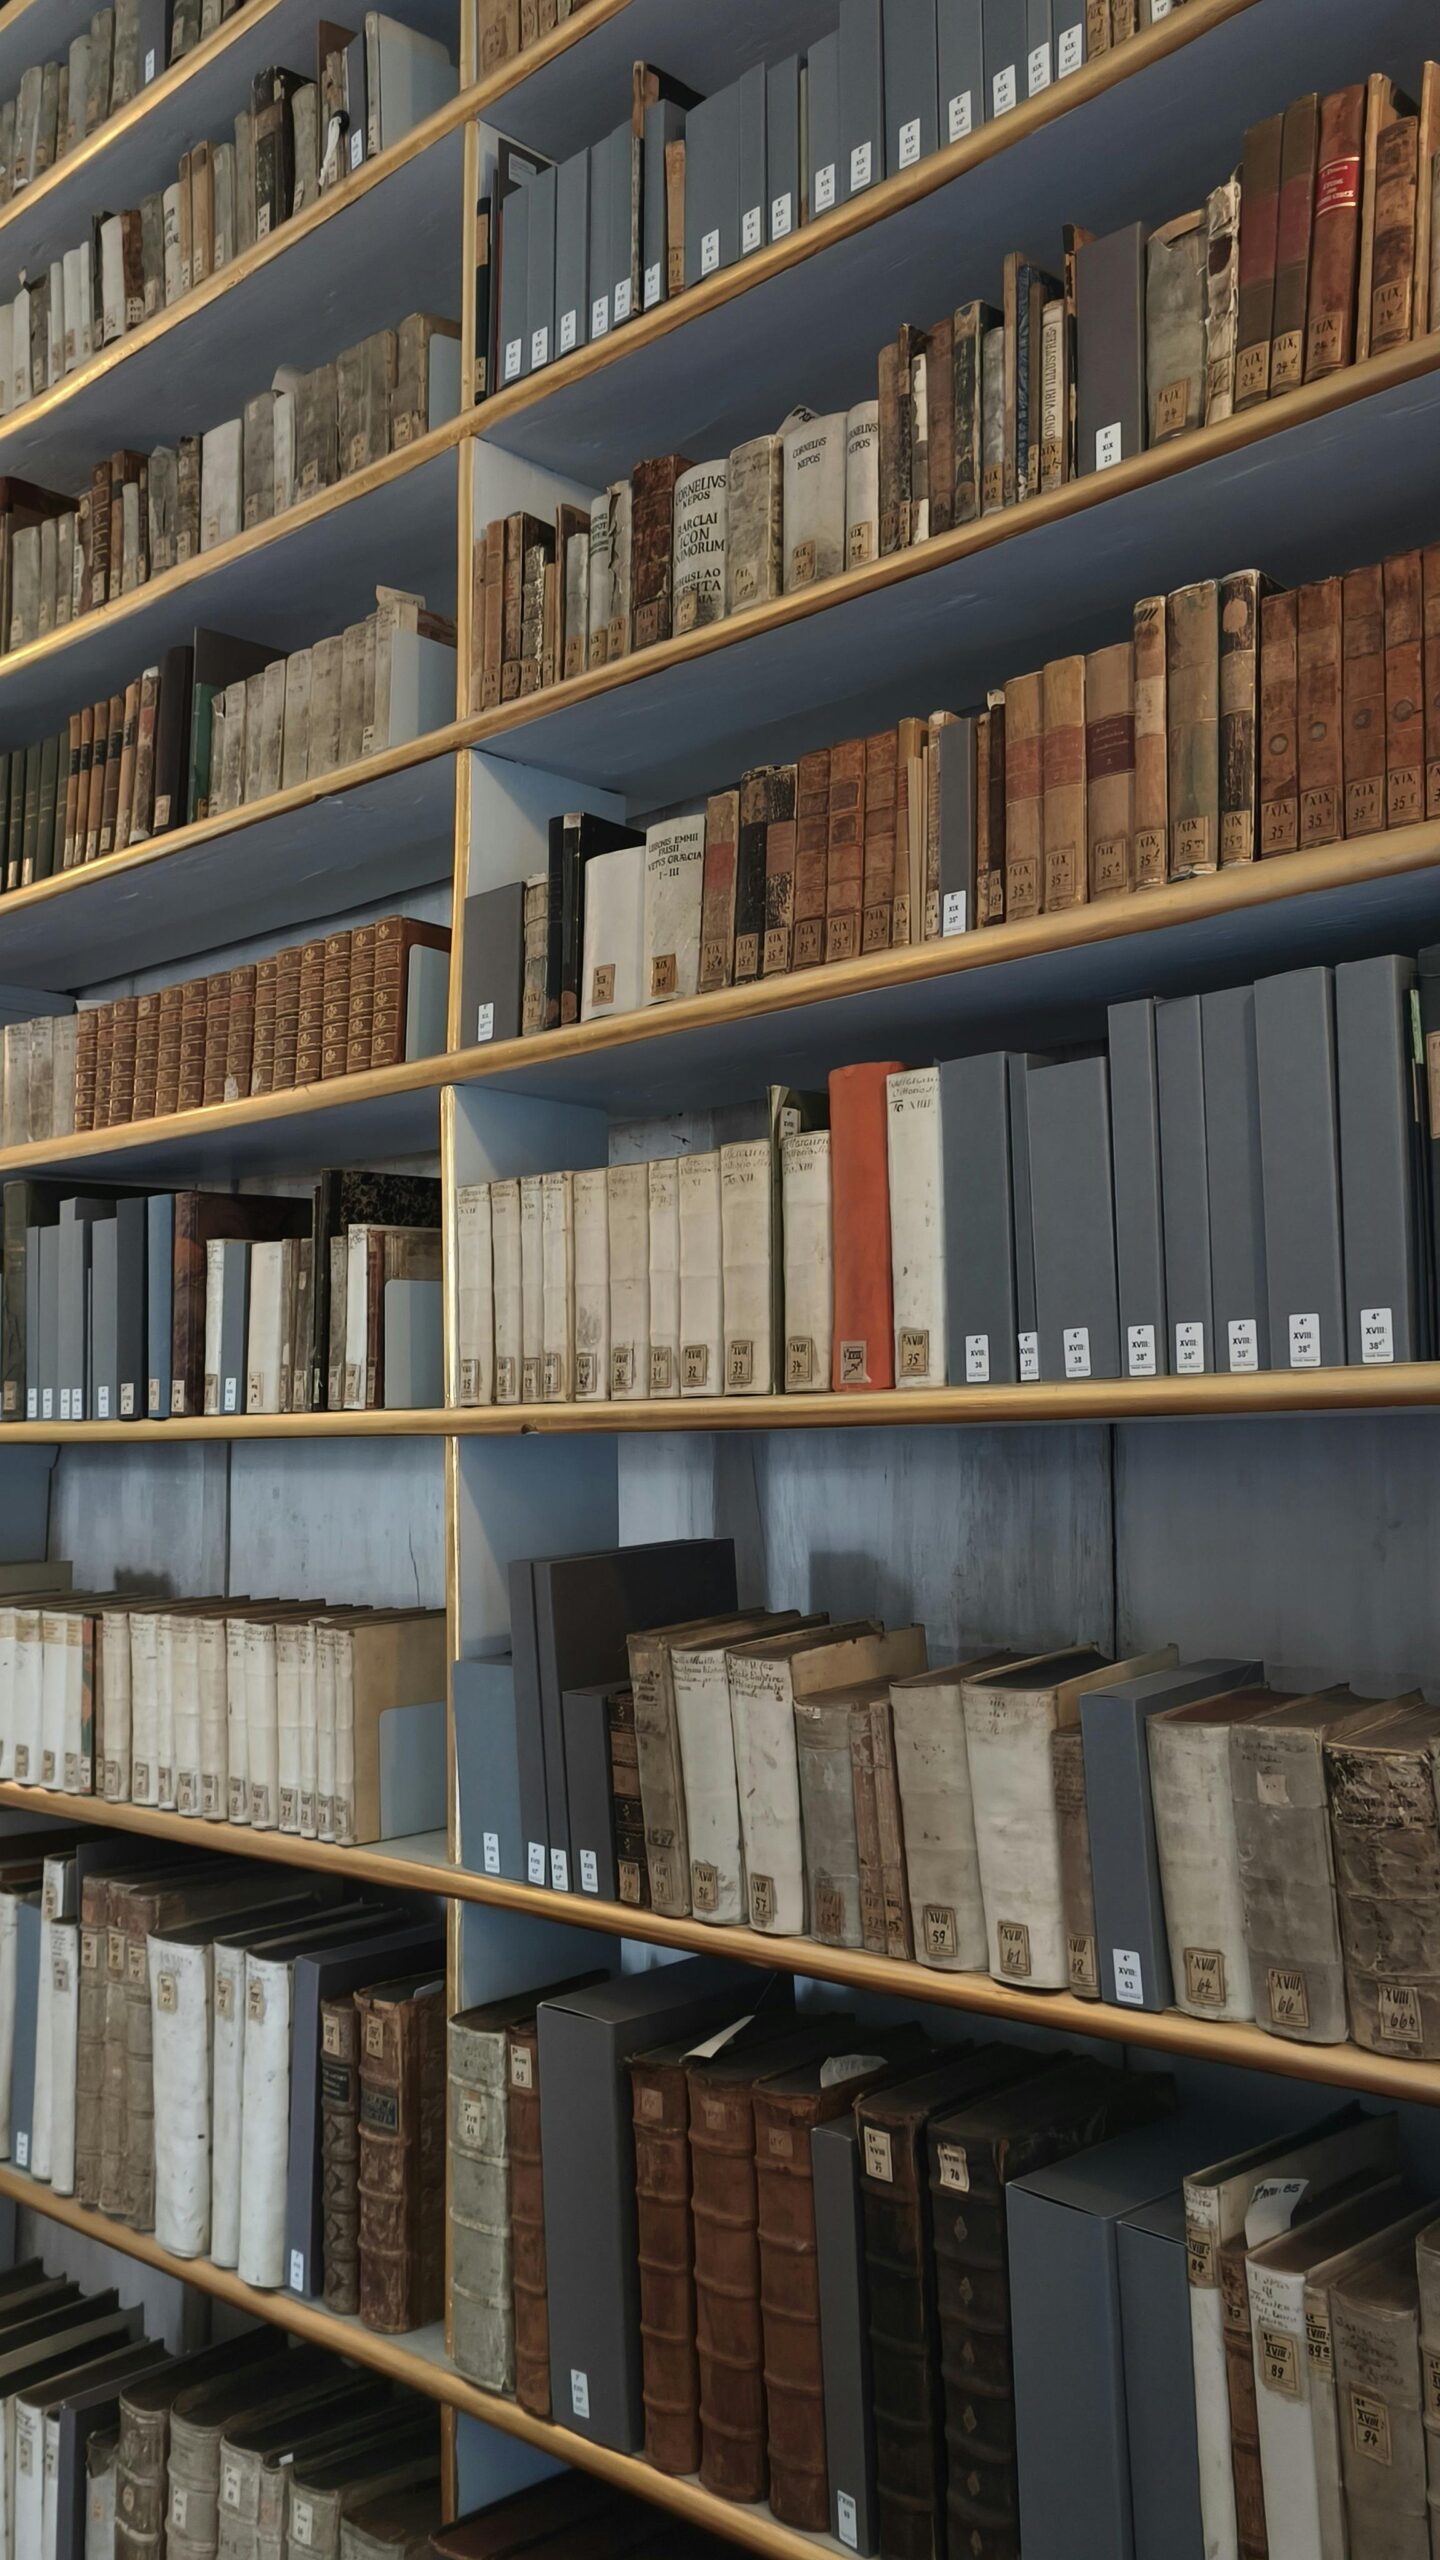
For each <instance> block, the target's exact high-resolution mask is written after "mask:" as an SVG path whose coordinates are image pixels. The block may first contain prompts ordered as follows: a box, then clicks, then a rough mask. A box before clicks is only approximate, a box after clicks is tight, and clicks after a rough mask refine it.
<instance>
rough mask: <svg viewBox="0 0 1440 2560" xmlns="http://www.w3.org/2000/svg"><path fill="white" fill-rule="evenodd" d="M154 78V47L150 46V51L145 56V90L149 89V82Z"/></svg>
mask: <svg viewBox="0 0 1440 2560" xmlns="http://www.w3.org/2000/svg"><path fill="white" fill-rule="evenodd" d="M154 77H155V48H154V46H153V45H152V46H151V48H150V50H149V52H148V53H147V54H146V56H145V86H146V88H147V89H148V88H149V86H150V83H151V81H152V80H153V79H154Z"/></svg>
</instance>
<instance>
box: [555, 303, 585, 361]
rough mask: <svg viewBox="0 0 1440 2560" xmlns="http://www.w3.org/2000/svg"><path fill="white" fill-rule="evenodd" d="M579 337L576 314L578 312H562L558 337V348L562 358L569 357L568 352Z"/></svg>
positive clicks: (578, 316) (577, 316)
mask: <svg viewBox="0 0 1440 2560" xmlns="http://www.w3.org/2000/svg"><path fill="white" fill-rule="evenodd" d="M579 335H580V314H579V312H578V311H566V312H564V313H563V314H562V315H561V320H560V335H559V346H560V353H561V354H562V356H568V355H569V353H570V350H571V348H572V347H573V346H574V344H575V342H576V340H577V338H578V337H579Z"/></svg>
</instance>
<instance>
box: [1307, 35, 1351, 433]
mask: <svg viewBox="0 0 1440 2560" xmlns="http://www.w3.org/2000/svg"><path fill="white" fill-rule="evenodd" d="M1364 138H1365V90H1364V87H1363V85H1362V84H1361V83H1360V82H1358V81H1357V82H1356V83H1355V85H1354V86H1353V87H1352V88H1349V89H1336V90H1334V91H1333V92H1332V93H1331V95H1330V96H1329V97H1327V98H1325V99H1323V100H1322V101H1321V106H1320V125H1319V142H1318V148H1317V158H1316V171H1315V218H1314V223H1313V226H1312V230H1311V235H1310V294H1309V304H1308V312H1307V318H1306V327H1305V379H1306V381H1307V382H1314V381H1316V380H1317V379H1318V378H1319V377H1320V376H1321V375H1322V374H1327V373H1338V372H1339V371H1340V369H1341V367H1342V366H1343V365H1347V364H1349V363H1351V361H1352V360H1353V358H1354V354H1355V297H1356V282H1357V278H1358V275H1359V267H1360V164H1361V157H1362V153H1363V150H1364Z"/></svg>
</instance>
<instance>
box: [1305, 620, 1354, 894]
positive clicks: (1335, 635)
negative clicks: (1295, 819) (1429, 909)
mask: <svg viewBox="0 0 1440 2560" xmlns="http://www.w3.org/2000/svg"><path fill="white" fill-rule="evenodd" d="M1298 617H1299V646H1298V669H1299V674H1298V682H1299V721H1298V731H1299V737H1298V746H1299V773H1300V842H1301V844H1302V846H1308V845H1313V844H1334V843H1335V842H1336V840H1337V838H1338V837H1340V836H1341V835H1343V833H1344V810H1345V789H1344V783H1345V769H1344V752H1345V751H1344V714H1343V694H1342V679H1341V620H1342V596H1341V588H1340V580H1339V579H1338V578H1322V579H1320V580H1319V581H1318V583H1317V584H1316V585H1314V586H1309V587H1302V588H1301V590H1300V597H1299V607H1298Z"/></svg>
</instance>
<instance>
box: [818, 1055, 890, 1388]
mask: <svg viewBox="0 0 1440 2560" xmlns="http://www.w3.org/2000/svg"><path fill="white" fill-rule="evenodd" d="M899 1073H900V1066H899V1063H898V1061H896V1060H895V1059H893V1058H890V1059H881V1060H878V1061H876V1062H873V1063H871V1064H868V1065H866V1066H863V1067H837V1068H836V1070H835V1072H834V1074H833V1075H832V1076H831V1078H830V1165H831V1174H830V1179H831V1191H832V1207H831V1222H832V1248H833V1253H834V1265H835V1331H834V1349H833V1352H832V1355H831V1380H830V1382H831V1385H832V1386H834V1387H837V1388H838V1387H847V1388H864V1387H893V1386H894V1384H895V1326H894V1297H893V1292H892V1288H891V1280H890V1177H889V1172H888V1169H887V1162H886V1130H885V1079H886V1077H887V1076H892V1075H898V1074H899Z"/></svg>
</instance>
